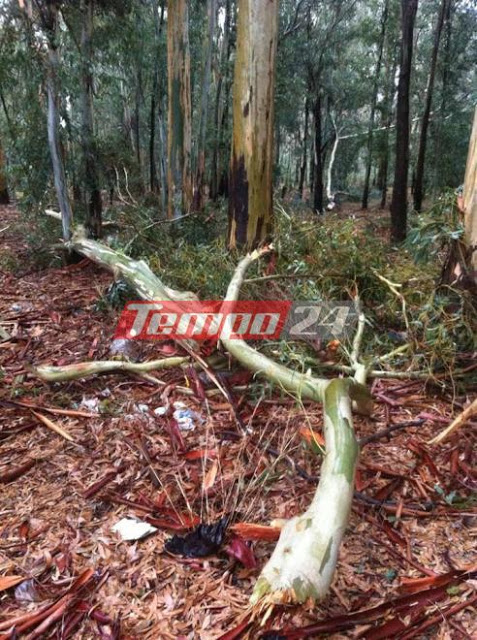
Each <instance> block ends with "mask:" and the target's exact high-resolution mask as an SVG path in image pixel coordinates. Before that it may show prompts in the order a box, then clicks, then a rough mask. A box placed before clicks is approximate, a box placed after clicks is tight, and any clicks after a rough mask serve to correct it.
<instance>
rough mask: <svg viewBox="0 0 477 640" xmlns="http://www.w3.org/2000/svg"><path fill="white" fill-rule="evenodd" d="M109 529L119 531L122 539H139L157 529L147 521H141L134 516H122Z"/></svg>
mask: <svg viewBox="0 0 477 640" xmlns="http://www.w3.org/2000/svg"><path fill="white" fill-rule="evenodd" d="M111 529H112V530H113V531H115V532H116V533H119V535H120V536H121V538H122V539H123V540H140V539H141V538H145V537H146V536H148V535H150V534H151V533H155V532H156V531H157V529H156V527H153V526H152V525H151V524H149V523H148V522H142V521H141V520H137V519H136V518H123V519H122V520H120V521H119V522H116V524H115V525H113V526H112V527H111Z"/></svg>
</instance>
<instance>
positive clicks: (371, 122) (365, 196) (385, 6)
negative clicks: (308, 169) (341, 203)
mask: <svg viewBox="0 0 477 640" xmlns="http://www.w3.org/2000/svg"><path fill="white" fill-rule="evenodd" d="M388 8H389V0H384V4H383V13H382V15H381V35H380V38H379V50H378V59H377V61H376V70H375V76H374V87H373V96H372V100H371V115H370V117H369V129H368V143H367V159H366V174H365V178H364V189H363V201H362V205H361V206H362V207H363V209H367V208H368V200H369V179H370V176H371V164H372V158H373V129H374V119H375V115H376V104H377V102H378V89H379V77H380V75H381V64H382V60H383V51H384V41H385V38H386V25H387V21H388Z"/></svg>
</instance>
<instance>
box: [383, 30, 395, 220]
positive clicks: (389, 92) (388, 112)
mask: <svg viewBox="0 0 477 640" xmlns="http://www.w3.org/2000/svg"><path fill="white" fill-rule="evenodd" d="M391 56H392V63H391V74H390V75H389V74H387V75H388V82H387V87H386V95H385V99H384V114H385V122H384V126H385V129H384V132H383V147H382V155H381V166H380V171H379V175H380V180H381V205H380V206H381V209H384V208H385V206H386V200H387V195H388V168H389V132H390V130H391V126H392V122H393V102H394V94H395V92H396V89H395V86H394V78H395V77H396V69H397V55H396V46H395V45H394V43H393V47H392V53H391ZM388 71H389V68H388Z"/></svg>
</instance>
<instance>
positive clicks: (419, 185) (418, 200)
mask: <svg viewBox="0 0 477 640" xmlns="http://www.w3.org/2000/svg"><path fill="white" fill-rule="evenodd" d="M448 4H449V0H442V2H441V8H440V11H439V16H438V18H437V25H436V31H435V35H434V46H433V48H432V57H431V67H430V70H429V79H428V81H427V90H426V103H425V106H424V113H423V114H422V124H421V136H420V138H419V152H418V154H417V164H416V178H415V182H414V209H415V210H416V211H421V209H422V200H423V198H424V168H425V161H426V144H427V130H428V128H429V120H430V117H431V107H432V95H433V92H434V79H435V77H436V66H437V56H438V53H439V44H440V41H441V34H442V26H443V24H444V16H445V15H446V13H447V6H448Z"/></svg>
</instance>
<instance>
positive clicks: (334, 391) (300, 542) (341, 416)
mask: <svg viewBox="0 0 477 640" xmlns="http://www.w3.org/2000/svg"><path fill="white" fill-rule="evenodd" d="M70 245H71V248H72V249H74V250H75V251H77V252H78V253H81V254H83V255H85V256H87V257H88V258H90V259H91V260H93V261H94V262H96V263H98V264H100V265H102V266H104V267H106V268H108V269H110V270H111V271H112V272H113V273H114V274H115V275H117V276H118V275H120V276H121V277H122V278H124V279H125V280H126V281H127V282H128V283H129V284H130V285H131V286H132V287H133V288H134V289H135V291H136V292H137V293H138V295H139V296H140V297H141V298H143V299H144V300H148V301H161V300H194V299H196V296H195V295H194V294H192V293H190V292H181V291H176V290H174V289H170V288H169V287H166V286H165V285H164V284H163V283H162V282H161V280H160V279H159V278H158V277H157V276H156V275H155V274H154V273H153V272H152V271H151V270H150V268H149V267H148V265H147V264H146V263H145V262H143V261H135V260H132V259H131V258H128V257H127V256H124V255H121V254H119V253H118V252H116V251H113V250H112V249H110V248H109V247H107V246H105V245H103V244H101V243H99V242H96V241H93V240H87V239H86V238H85V237H84V236H83V235H82V234H81V233H76V234H75V235H74V236H73V239H72V241H71V243H70ZM265 251H266V250H261V251H255V252H253V253H252V254H249V255H247V256H246V257H245V258H243V259H242V260H241V262H240V263H239V265H238V266H237V269H236V271H235V273H234V276H233V277H232V280H231V282H230V284H229V287H228V290H227V295H226V297H225V302H229V301H235V300H237V299H238V296H239V291H240V286H241V284H242V282H243V279H244V276H245V272H246V270H247V267H248V266H249V265H250V264H251V263H252V262H253V261H254V260H257V259H258V258H259V257H260V256H261V255H262V254H263V253H264V252H265ZM362 330H363V318H362V317H361V321H360V325H359V330H358V333H357V337H356V339H355V343H354V345H353V358H352V359H353V362H352V365H353V368H354V372H355V375H356V377H358V378H359V379H360V382H364V380H363V378H364V377H365V374H364V375H363V368H362V365H360V364H359V362H358V351H359V343H360V340H361V336H362ZM222 344H223V346H224V347H225V349H226V350H227V351H228V352H229V353H230V354H231V355H232V356H233V357H234V358H236V359H237V360H238V361H239V362H240V363H241V364H243V365H244V366H245V367H247V368H248V369H250V370H252V371H254V372H255V373H257V374H259V375H261V376H264V377H265V378H267V379H269V380H271V381H273V382H275V383H276V384H278V385H280V386H282V387H284V388H285V389H287V390H288V391H291V392H292V393H294V394H295V395H297V396H298V397H306V398H311V399H313V400H316V401H322V402H323V404H324V425H325V442H326V454H325V457H324V462H323V465H322V470H321V477H320V482H319V485H318V488H317V490H316V493H315V496H314V498H313V501H312V503H311V505H310V507H309V508H308V509H307V511H306V512H305V513H304V514H303V515H301V516H297V517H295V518H293V519H292V520H290V521H289V522H287V523H286V524H285V525H284V527H283V530H282V533H281V535H280V539H279V541H278V544H277V547H276V549H275V551H274V553H273V555H272V557H271V559H270V561H269V562H268V563H267V565H266V566H265V567H264V569H263V571H262V574H261V576H260V578H259V580H258V582H257V584H256V587H255V590H254V593H253V595H252V602H253V603H257V602H259V601H261V600H262V599H264V598H265V599H266V601H271V602H290V601H298V602H303V601H304V600H306V599H308V598H312V599H322V598H323V597H324V596H325V595H326V593H327V591H328V589H329V586H330V584H331V580H332V578H333V575H334V572H335V569H336V563H337V558H338V551H339V547H340V544H341V540H342V538H343V535H344V532H345V529H346V526H347V524H348V518H349V512H350V506H351V501H352V497H353V491H354V473H355V468H356V464H357V460H358V449H359V448H358V443H357V441H356V438H355V435H354V431H353V426H352V416H351V402H352V400H354V401H355V403H356V406H357V408H358V410H360V411H361V412H362V413H369V410H370V397H369V394H368V393H367V390H366V388H365V387H364V386H363V385H362V384H360V383H359V382H356V380H354V379H352V378H347V379H343V378H342V379H335V380H332V381H329V380H327V379H319V378H313V377H311V376H308V375H305V374H301V373H296V372H293V371H291V370H290V369H288V368H286V367H284V366H283V365H280V364H278V363H276V362H274V361H273V360H271V359H270V358H268V357H267V356H265V355H263V354H261V353H259V352H258V351H256V350H255V349H253V348H252V347H251V346H250V345H248V344H247V343H246V342H245V341H243V340H240V339H237V338H235V339H223V340H222ZM199 358H200V356H199ZM168 360H170V359H168ZM102 364H103V366H104V367H106V369H107V370H110V369H108V367H109V366H110V364H111V363H102ZM115 364H116V363H115ZM118 364H120V363H118ZM147 364H148V363H146V365H147ZM149 364H151V363H149ZM156 364H157V363H156ZM98 365H100V368H101V363H98ZM130 366H131V365H130V364H129V367H130ZM103 370H104V369H103ZM55 373H57V372H54V371H52V370H51V369H50V372H49V374H50V375H55ZM66 373H68V371H67V372H66ZM74 373H75V374H76V373H78V371H77V370H76V371H75V372H74ZM43 375H48V368H45V367H43ZM54 379H55V380H59V378H58V376H55V378H54Z"/></svg>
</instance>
